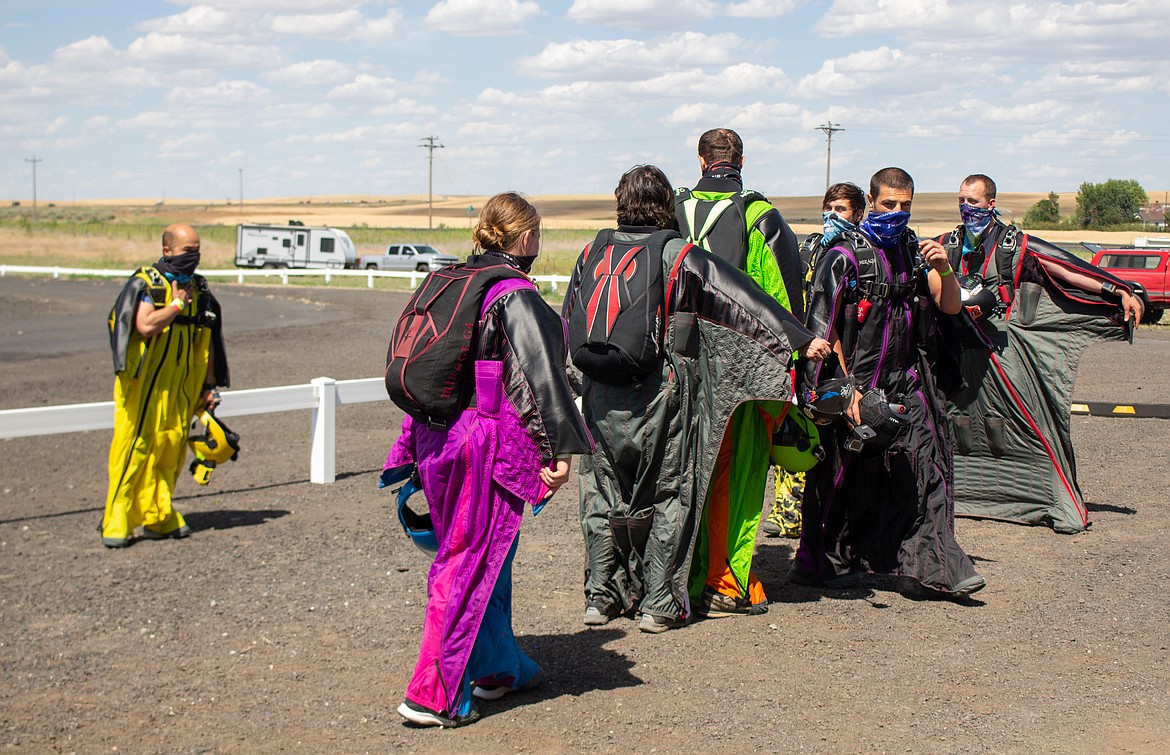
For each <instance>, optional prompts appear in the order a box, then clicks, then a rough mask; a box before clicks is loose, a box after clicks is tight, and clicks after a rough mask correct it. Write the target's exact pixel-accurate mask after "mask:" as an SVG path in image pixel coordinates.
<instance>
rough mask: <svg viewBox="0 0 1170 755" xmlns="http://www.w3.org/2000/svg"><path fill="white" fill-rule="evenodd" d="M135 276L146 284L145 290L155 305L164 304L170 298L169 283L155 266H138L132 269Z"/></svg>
mask: <svg viewBox="0 0 1170 755" xmlns="http://www.w3.org/2000/svg"><path fill="white" fill-rule="evenodd" d="M134 277H135V278H141V279H142V281H143V282H144V283H145V284H146V292H147V293H148V294H150V299H151V301H153V302H154V306H156V307H164V306H166V305H167V304H168V303H169V301H170V298H171V296H170V295H171V284H170V283H169V282H168V281H167V279H166V278H165V277H163V274H162V273H160V272H159V271H158V268H155V267H140V268H138V269H137V270H135V271H134Z"/></svg>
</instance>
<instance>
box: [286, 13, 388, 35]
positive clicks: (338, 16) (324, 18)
mask: <svg viewBox="0 0 1170 755" xmlns="http://www.w3.org/2000/svg"><path fill="white" fill-rule="evenodd" d="M364 19H365V17H364V16H362V14H361V11H359V10H357V9H356V8H349V9H348V10H343V11H338V12H337V13H304V14H293V15H282V16H274V17H273V19H272V30H273V31H274V32H276V33H277V34H294V35H304V36H311V37H314V38H318V37H319V38H322V39H346V38H347V37H349V36H350V35H351V34H352V33H353V30H354V29H355V28H357V27H358V25H360V24H361V23H362V21H363V20H364Z"/></svg>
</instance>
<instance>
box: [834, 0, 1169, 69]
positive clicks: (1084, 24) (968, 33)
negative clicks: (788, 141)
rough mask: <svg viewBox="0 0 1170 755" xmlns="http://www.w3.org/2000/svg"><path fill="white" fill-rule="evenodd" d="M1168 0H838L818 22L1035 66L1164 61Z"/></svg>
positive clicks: (840, 31)
mask: <svg viewBox="0 0 1170 755" xmlns="http://www.w3.org/2000/svg"><path fill="white" fill-rule="evenodd" d="M1168 13H1170V8H1168V7H1167V2H1166V0H1127V2H1117V1H1116V0H1081V1H1080V2H1060V1H1058V0H1012V2H1011V3H982V4H977V3H975V4H973V3H970V2H966V1H965V0H964V1H962V2H960V1H959V0H835V2H834V3H833V5H832V6H831V7H830V8H829V9H828V10H827V11H826V12H825V15H824V16H823V17H822V18H821V20H820V21H819V22H818V23H817V24H816V26H815V27H814V28H815V31H817V32H818V33H820V34H822V35H823V36H826V37H851V36H859V35H874V34H893V35H896V36H898V37H899V38H901V39H903V40H905V46H906V47H907V48H908V49H911V50H915V51H927V50H930V51H936V52H937V51H945V52H948V53H951V54H956V55H961V56H964V57H972V56H982V57H985V56H994V57H996V58H1000V59H1005V60H1019V61H1027V62H1032V61H1035V60H1036V59H1037V56H1038V55H1040V54H1043V53H1048V54H1064V55H1075V56H1076V57H1078V58H1085V57H1101V58H1108V57H1122V58H1135V57H1138V58H1142V59H1146V60H1162V59H1164V58H1165V44H1164V33H1163V30H1162V26H1163V24H1159V23H1156V21H1159V20H1164V19H1165V18H1167V14H1168Z"/></svg>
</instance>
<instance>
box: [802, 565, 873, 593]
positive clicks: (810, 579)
mask: <svg viewBox="0 0 1170 755" xmlns="http://www.w3.org/2000/svg"><path fill="white" fill-rule="evenodd" d="M788 581H789V582H791V583H792V584H795V585H804V586H806V587H820V588H822V589H825V590H848V589H849V588H851V587H857V586H858V585H860V584H861V574H859V573H858V572H855V571H851V572H848V573H846V574H841V575H838V576H836V577H829V578H828V579H822V578H820V577H818V576H817V575H816V574H809V573H808V572H806V571H804V570H802V569H797V568H796V567H795V566H794V567H792V571H790V572H788Z"/></svg>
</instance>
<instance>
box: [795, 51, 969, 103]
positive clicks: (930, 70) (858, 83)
mask: <svg viewBox="0 0 1170 755" xmlns="http://www.w3.org/2000/svg"><path fill="white" fill-rule="evenodd" d="M949 77H950V73H949V72H948V71H947V69H946V68H945V67H944V66H942V65H941V64H939V63H938V62H936V61H935V60H933V59H928V58H923V57H920V56H917V55H909V54H907V53H905V52H903V51H902V50H898V49H893V48H890V47H884V46H883V47H879V48H877V49H876V50H860V51H858V52H855V53H851V54H849V55H846V56H844V57H841V58H829V59H827V60H825V61H824V62H823V63H822V64H821V67H820V69H819V70H818V71H817V72H816V73H812V74H809V75H808V76H805V77H804V78H803V79H801V81H800V83H799V84H798V85H797V87H796V92H797V94H798V95H800V96H802V97H810V98H820V97H837V98H839V97H848V96H851V95H856V94H859V93H864V92H868V91H871V90H873V91H878V92H881V93H882V95H883V96H885V97H889V96H890V95H892V94H909V93H914V94H919V95H924V96H925V95H930V94H932V93H933V92H934V90H935V89H937V88H938V86H939V85H940V84H942V83H944V82H946V81H948V80H949Z"/></svg>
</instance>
